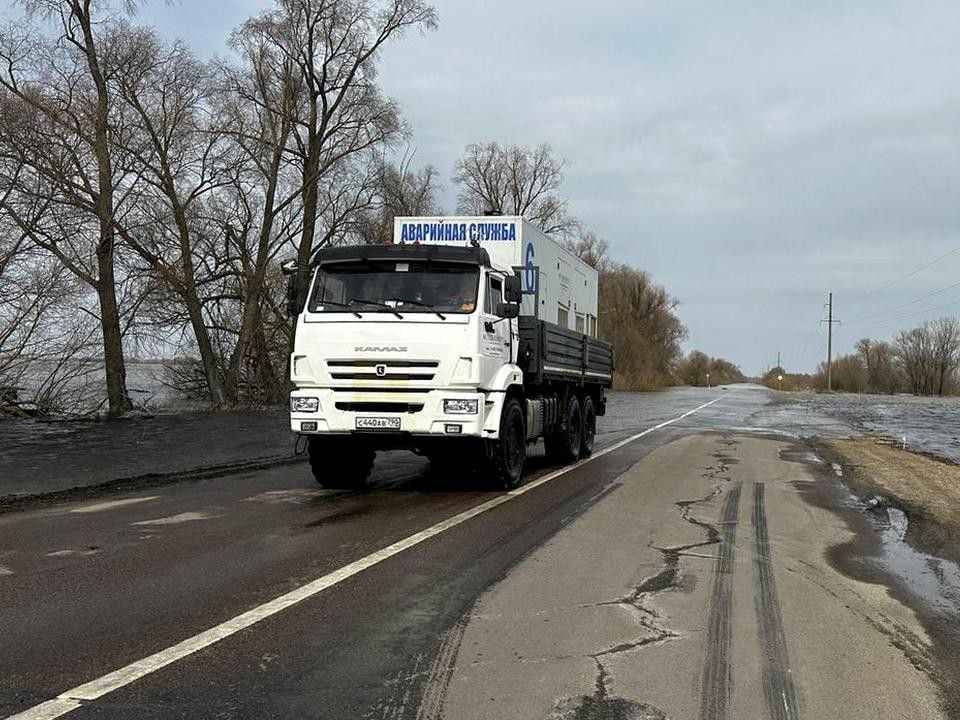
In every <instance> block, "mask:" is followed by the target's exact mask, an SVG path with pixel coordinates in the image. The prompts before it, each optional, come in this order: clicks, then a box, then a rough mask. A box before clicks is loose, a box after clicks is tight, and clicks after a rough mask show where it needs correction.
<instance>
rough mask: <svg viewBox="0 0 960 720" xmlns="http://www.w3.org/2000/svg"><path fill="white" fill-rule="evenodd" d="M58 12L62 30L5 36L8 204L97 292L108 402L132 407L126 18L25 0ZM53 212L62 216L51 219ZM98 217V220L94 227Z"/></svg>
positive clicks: (66, 0) (48, 15) (53, 14)
mask: <svg viewBox="0 0 960 720" xmlns="http://www.w3.org/2000/svg"><path fill="white" fill-rule="evenodd" d="M23 5H24V7H25V8H26V9H27V10H28V12H30V13H31V15H32V16H33V17H42V18H45V19H49V20H51V21H52V24H53V25H54V27H55V28H56V32H55V35H56V37H48V36H42V35H34V34H31V33H29V32H27V31H23V30H19V29H17V28H13V27H8V28H7V29H6V30H5V31H4V32H3V34H2V36H0V64H2V66H3V70H2V72H0V87H2V89H3V90H4V97H3V99H2V100H3V103H4V106H5V112H4V125H3V128H2V132H0V137H2V145H3V147H2V150H0V152H2V153H3V155H4V159H5V161H6V165H7V168H6V172H5V175H6V177H5V178H4V181H5V182H12V183H14V184H15V186H16V187H17V188H18V193H17V194H16V195H15V196H10V197H8V198H7V200H6V201H5V202H4V204H3V206H2V209H3V211H4V212H5V213H7V214H8V215H9V216H10V217H12V218H13V219H14V221H15V222H16V223H17V225H18V226H19V228H20V230H21V232H23V233H24V234H25V235H26V236H27V237H29V238H30V240H31V241H32V242H33V243H35V244H36V245H38V246H40V247H43V248H44V249H46V250H47V251H48V252H50V253H51V254H52V255H53V256H54V257H56V258H57V259H59V260H60V262H62V263H63V265H64V266H65V267H66V268H68V269H69V270H70V271H71V272H72V273H73V274H74V275H75V276H76V277H78V278H79V279H81V280H82V281H83V282H85V283H87V284H88V285H89V286H90V287H91V288H93V290H94V291H95V292H96V295H97V299H98V307H99V320H100V328H101V333H102V340H103V360H104V368H105V376H106V390H107V397H108V400H109V410H110V412H111V413H112V414H117V413H122V412H124V411H125V410H127V409H129V408H130V407H131V402H130V398H129V396H128V393H127V386H126V369H125V364H124V353H123V334H122V330H121V313H120V307H119V304H118V301H117V285H118V278H117V277H116V266H115V248H116V232H115V216H116V213H117V209H118V205H119V204H120V203H122V201H123V198H122V197H120V196H119V195H118V193H121V194H122V183H123V178H124V177H125V175H126V174H127V170H126V168H123V167H118V166H117V164H116V162H115V160H116V158H115V155H114V151H113V149H112V147H113V146H112V143H111V135H113V134H115V133H117V132H122V122H121V120H120V118H118V117H117V116H116V114H115V112H114V103H113V97H112V92H111V89H110V87H109V82H110V78H111V77H112V75H113V74H114V73H115V72H116V70H117V68H115V67H111V63H110V54H111V50H110V48H111V47H112V46H114V45H115V43H116V41H117V39H118V33H121V32H122V27H121V24H120V23H119V22H118V21H104V22H100V21H98V20H97V19H95V18H94V17H93V14H92V8H91V3H90V1H89V0H61V1H57V0H32V1H29V2H26V1H25V2H23ZM52 216H57V217H56V218H55V219H54V220H53V221H51V220H50V218H51V217H52ZM90 225H92V227H90Z"/></svg>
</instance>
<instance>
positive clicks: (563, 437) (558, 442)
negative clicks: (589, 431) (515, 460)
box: [543, 395, 583, 465]
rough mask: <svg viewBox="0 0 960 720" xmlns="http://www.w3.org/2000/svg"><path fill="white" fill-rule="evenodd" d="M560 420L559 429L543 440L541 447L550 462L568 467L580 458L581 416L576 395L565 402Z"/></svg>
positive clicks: (581, 440) (581, 438)
mask: <svg viewBox="0 0 960 720" xmlns="http://www.w3.org/2000/svg"><path fill="white" fill-rule="evenodd" d="M562 419H563V422H562V423H561V427H560V429H559V430H558V431H557V432H555V433H551V434H550V435H547V436H546V437H545V438H544V439H543V446H544V449H545V450H546V452H547V457H548V458H549V459H550V462H552V463H554V464H558V465H569V464H570V463H572V462H574V461H576V459H577V458H578V457H580V449H581V447H582V443H583V414H582V413H581V411H580V401H579V400H578V399H577V396H576V395H571V396H570V399H569V400H568V401H567V407H566V408H565V410H564V413H563V418H562Z"/></svg>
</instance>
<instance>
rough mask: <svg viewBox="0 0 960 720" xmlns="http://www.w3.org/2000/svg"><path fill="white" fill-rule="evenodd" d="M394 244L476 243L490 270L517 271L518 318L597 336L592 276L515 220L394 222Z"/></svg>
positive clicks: (449, 218)
mask: <svg viewBox="0 0 960 720" xmlns="http://www.w3.org/2000/svg"><path fill="white" fill-rule="evenodd" d="M393 241H394V243H412V244H431V245H468V244H470V243H471V242H474V241H475V242H478V243H479V244H480V246H481V247H483V248H484V249H485V250H486V251H487V253H488V254H489V255H490V261H491V262H492V263H493V264H494V265H496V266H498V267H500V268H501V269H506V268H514V269H515V270H516V271H517V272H519V274H520V278H521V281H522V284H523V291H524V299H523V302H522V304H521V306H520V312H521V313H522V314H523V315H533V316H535V317H538V318H540V319H542V320H547V321H549V322H554V323H557V324H558V325H560V326H562V327H566V328H569V329H570V330H577V331H579V332H582V333H586V334H588V335H592V336H594V337H595V336H596V334H597V306H598V293H599V278H598V275H597V271H596V270H595V269H594V268H592V267H590V266H589V265H588V264H587V263H585V262H583V261H582V260H580V258H578V257H577V256H576V255H574V254H573V253H572V252H570V251H569V250H567V249H566V248H564V247H562V246H561V245H560V244H558V243H557V242H556V241H554V240H553V239H551V238H550V237H549V236H547V235H546V234H544V233H543V232H541V231H540V230H539V229H538V228H537V227H536V226H535V225H534V224H533V223H531V222H529V221H528V220H524V219H523V218H522V217H520V216H516V215H495V216H484V217H475V216H444V217H440V216H435V217H397V218H394V221H393ZM538 278H539V282H538Z"/></svg>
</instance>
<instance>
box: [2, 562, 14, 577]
mask: <svg viewBox="0 0 960 720" xmlns="http://www.w3.org/2000/svg"><path fill="white" fill-rule="evenodd" d="M4 575H13V570H11V569H10V568H8V567H5V566H4V565H0V577H3V576H4Z"/></svg>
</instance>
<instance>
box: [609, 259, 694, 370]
mask: <svg viewBox="0 0 960 720" xmlns="http://www.w3.org/2000/svg"><path fill="white" fill-rule="evenodd" d="M678 305H679V302H678V301H677V300H676V299H675V298H674V297H672V296H671V295H670V294H669V293H668V292H667V291H666V290H665V289H664V288H663V287H661V286H660V285H657V284H656V283H655V282H654V281H653V279H652V278H651V277H650V275H649V274H648V273H647V272H645V271H643V270H639V269H637V268H633V267H630V266H629V265H612V266H611V267H609V268H608V269H607V270H606V271H604V273H603V274H602V275H601V276H600V336H601V337H603V338H604V339H606V340H608V341H609V342H610V343H612V344H613V347H614V354H615V356H616V358H617V376H618V377H617V380H618V384H619V385H620V386H621V387H625V388H631V389H641V388H654V387H660V386H663V385H666V384H669V382H670V381H671V378H672V377H673V374H674V372H675V371H676V369H677V366H678V364H679V362H680V360H681V358H682V351H681V348H680V344H681V343H682V342H683V340H684V339H685V338H686V337H687V329H686V328H685V327H684V325H683V323H682V322H680V319H679V318H678V317H677V315H676V308H677V306H678Z"/></svg>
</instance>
